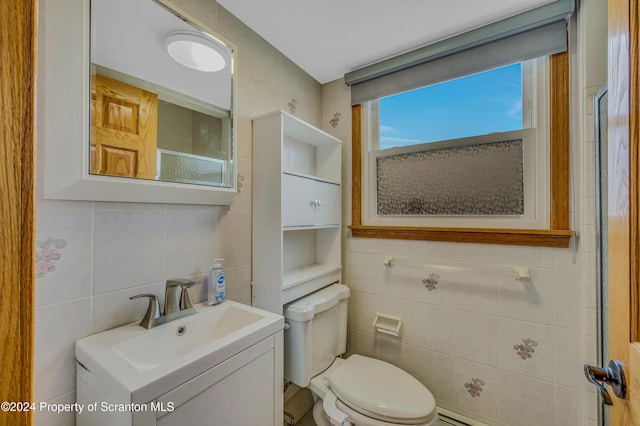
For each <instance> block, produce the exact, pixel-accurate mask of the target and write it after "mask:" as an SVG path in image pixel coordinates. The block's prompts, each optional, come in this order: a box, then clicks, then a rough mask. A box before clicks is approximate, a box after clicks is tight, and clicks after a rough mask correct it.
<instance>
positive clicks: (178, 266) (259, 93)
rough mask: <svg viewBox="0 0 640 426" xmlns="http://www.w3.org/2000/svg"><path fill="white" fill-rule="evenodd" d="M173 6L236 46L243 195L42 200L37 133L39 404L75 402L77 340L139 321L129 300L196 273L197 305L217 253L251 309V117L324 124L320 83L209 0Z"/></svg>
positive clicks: (141, 304)
mask: <svg viewBox="0 0 640 426" xmlns="http://www.w3.org/2000/svg"><path fill="white" fill-rule="evenodd" d="M175 3H176V5H177V6H179V7H180V8H182V9H183V10H185V11H187V12H188V13H190V14H192V15H194V16H197V17H198V19H199V20H201V21H203V22H205V23H207V24H208V25H209V26H211V27H212V28H213V29H214V30H216V31H218V32H219V33H220V34H221V35H222V36H223V37H225V38H226V39H228V40H230V41H231V42H233V43H234V44H235V45H236V46H237V49H238V66H237V70H238V81H237V120H236V124H237V137H238V167H239V169H238V183H239V187H240V193H239V194H238V195H237V196H236V198H235V200H234V202H233V205H231V206H230V207H220V206H195V205H164V204H136V203H108V202H79V201H78V202H76V201H51V200H44V199H43V198H42V185H43V180H42V179H43V177H42V173H41V171H42V155H43V154H42V153H43V147H44V144H46V143H47V135H45V134H42V133H40V135H39V138H38V154H39V155H38V157H39V160H40V161H39V163H38V166H39V167H38V169H39V173H38V181H37V192H38V196H37V200H36V239H37V253H36V263H37V274H38V277H37V279H36V314H35V365H34V370H35V371H34V372H35V400H36V401H38V402H40V401H51V402H61V403H63V402H74V401H75V387H76V386H75V362H74V342H75V341H76V340H77V339H79V338H81V337H84V336H87V335H90V334H92V333H97V332H100V331H103V330H106V329H109V328H112V327H115V326H118V325H121V324H125V323H128V322H132V321H135V320H137V319H139V318H141V316H142V315H143V314H144V311H145V308H146V306H145V303H146V302H145V301H140V300H137V301H135V302H132V301H129V296H132V295H135V294H139V293H149V292H150V293H155V294H158V295H160V296H161V299H162V298H163V294H164V282H165V280H167V279H169V278H176V277H193V278H195V279H196V280H197V281H199V282H200V284H199V285H198V286H197V287H196V288H194V289H192V296H193V299H194V301H202V300H204V299H205V298H206V292H205V290H206V289H205V288H204V286H203V285H202V279H203V276H204V275H203V274H204V273H205V272H206V271H208V270H209V269H210V268H211V265H212V263H213V259H214V258H215V257H224V258H225V262H224V266H225V270H226V273H227V285H228V295H229V298H230V299H232V300H236V301H240V302H244V303H248V304H250V303H251V286H250V283H251V169H252V163H251V162H252V138H251V132H252V130H251V117H253V116H256V115H260V114H264V113H267V112H270V111H274V110H279V109H283V110H286V111H288V112H291V113H293V114H295V115H297V116H298V117H300V118H301V119H303V120H306V121H308V122H310V123H312V124H315V125H316V126H320V119H321V114H322V109H321V91H322V88H321V86H320V84H319V83H318V82H316V81H315V80H313V79H312V78H311V77H309V76H308V75H307V74H306V73H305V72H303V71H302V70H301V69H300V68H299V67H298V66H296V65H295V64H293V63H292V62H291V61H290V60H289V59H287V58H286V57H284V56H283V55H282V54H281V53H279V52H278V51H277V50H275V49H274V48H273V47H272V46H271V45H269V44H268V43H267V42H266V41H264V40H263V39H262V38H260V37H259V36H258V35H257V34H255V33H254V32H253V31H251V30H250V29H249V28H248V27H246V26H245V25H244V24H242V23H241V22H240V21H238V20H237V19H236V18H235V17H234V16H232V15H231V14H229V13H228V12H227V11H226V10H225V9H223V8H222V7H220V6H219V5H217V4H216V3H215V2H213V1H207V0H176V1H175ZM41 25H42V22H41ZM40 76H42V71H41V73H40ZM40 83H41V84H42V82H41V81H40ZM38 114H39V115H40V116H42V115H43V114H46V111H43V110H39V111H38ZM161 302H162V301H161ZM35 424H36V425H43V426H45V425H46V426H56V425H61V426H62V425H64V426H69V425H74V424H75V419H74V416H73V414H72V413H71V414H54V413H41V412H38V413H36V416H35Z"/></svg>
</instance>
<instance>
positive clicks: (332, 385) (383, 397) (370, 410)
mask: <svg viewBox="0 0 640 426" xmlns="http://www.w3.org/2000/svg"><path fill="white" fill-rule="evenodd" d="M330 370H331V371H329V372H328V374H327V376H326V379H325V381H326V384H327V385H328V387H329V389H328V390H329V392H328V393H333V394H335V396H336V397H337V402H336V404H335V405H336V407H337V409H338V410H340V411H342V412H344V413H346V414H347V415H348V416H349V417H350V418H351V419H352V420H355V419H353V417H356V416H362V417H364V418H369V419H370V420H372V419H375V420H378V421H380V423H379V424H381V425H382V424H396V425H424V424H429V423H430V422H431V421H432V420H433V419H434V418H435V417H437V413H436V406H435V399H434V398H433V395H432V394H431V392H429V390H428V389H427V388H425V387H424V386H423V385H422V384H421V383H420V382H419V381H418V380H416V379H415V378H414V377H413V376H411V375H410V374H408V373H407V372H405V371H404V370H401V369H400V368H398V367H396V366H394V365H391V364H389V363H386V362H384V361H380V360H377V359H373V358H368V357H364V356H361V355H352V356H350V357H349V358H348V359H346V360H344V361H343V362H341V363H340V364H339V365H338V366H336V367H335V368H332V369H330ZM325 397H326V396H325ZM329 398H331V397H329ZM331 399H332V398H331ZM325 411H326V410H325ZM356 424H357V423H356ZM373 424H375V423H373Z"/></svg>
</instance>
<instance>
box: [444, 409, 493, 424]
mask: <svg viewBox="0 0 640 426" xmlns="http://www.w3.org/2000/svg"><path fill="white" fill-rule="evenodd" d="M438 426H487V425H486V424H485V423H482V422H479V421H477V420H473V419H470V418H468V417H465V416H463V415H461V414H458V413H454V412H452V411H449V410H446V409H444V408H440V407H438Z"/></svg>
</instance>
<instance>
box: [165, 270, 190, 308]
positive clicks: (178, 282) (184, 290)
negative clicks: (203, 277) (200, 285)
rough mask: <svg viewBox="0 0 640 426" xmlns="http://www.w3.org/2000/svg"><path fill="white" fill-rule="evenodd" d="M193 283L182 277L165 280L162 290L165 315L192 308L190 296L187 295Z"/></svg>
mask: <svg viewBox="0 0 640 426" xmlns="http://www.w3.org/2000/svg"><path fill="white" fill-rule="evenodd" d="M194 284H195V282H194V281H191V280H186V279H182V278H180V279H174V280H168V281H167V285H166V287H165V291H164V314H165V315H169V314H173V313H175V312H180V311H184V310H185V309H189V308H193V304H192V303H191V297H190V296H189V288H191V286H193V285H194Z"/></svg>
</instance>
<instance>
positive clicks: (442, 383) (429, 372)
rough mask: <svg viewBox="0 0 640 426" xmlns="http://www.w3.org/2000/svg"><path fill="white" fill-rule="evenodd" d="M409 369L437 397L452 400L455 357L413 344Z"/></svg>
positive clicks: (410, 351)
mask: <svg viewBox="0 0 640 426" xmlns="http://www.w3.org/2000/svg"><path fill="white" fill-rule="evenodd" d="M409 353H410V360H411V368H410V369H409V370H408V371H409V373H411V374H412V375H413V376H414V377H415V378H416V379H418V380H420V382H421V383H422V384H423V385H425V386H426V387H427V389H429V390H430V391H431V393H432V394H433V396H434V397H435V398H438V399H443V400H446V401H451V400H452V392H453V357H450V356H447V355H443V354H440V353H437V352H433V351H429V350H426V349H422V348H417V347H414V346H411V347H410V348H409Z"/></svg>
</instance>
